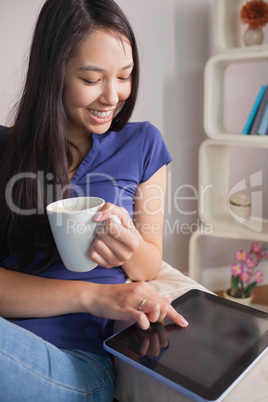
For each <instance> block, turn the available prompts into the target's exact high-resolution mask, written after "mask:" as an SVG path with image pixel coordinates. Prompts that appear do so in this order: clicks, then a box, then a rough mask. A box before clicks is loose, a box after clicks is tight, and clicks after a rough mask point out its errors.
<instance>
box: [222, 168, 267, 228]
mask: <svg viewBox="0 0 268 402" xmlns="http://www.w3.org/2000/svg"><path fill="white" fill-rule="evenodd" d="M249 184H250V186H247V182H246V179H243V180H241V181H239V182H238V183H237V184H235V185H234V186H233V187H232V188H231V190H230V191H229V193H228V200H230V197H232V196H233V195H235V194H237V193H241V192H245V191H246V192H247V194H250V198H251V213H250V215H249V217H248V218H242V217H241V216H239V215H238V214H236V213H234V212H233V211H232V210H231V208H230V203H228V208H229V213H230V214H231V215H232V217H233V218H234V219H235V220H236V221H238V222H239V223H240V224H242V225H244V226H246V227H247V228H249V229H251V230H253V231H254V232H258V233H260V232H261V231H262V226H263V224H262V198H263V195H262V171H261V170H259V171H258V172H256V173H253V174H251V175H250V176H249Z"/></svg>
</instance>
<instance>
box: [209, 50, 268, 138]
mask: <svg viewBox="0 0 268 402" xmlns="http://www.w3.org/2000/svg"><path fill="white" fill-rule="evenodd" d="M263 61H265V62H268V50H266V51H259V52H256V51H255V52H254V51H251V52H247V53H236V54H234V53H231V54H230V53H228V54H227V53H225V54H220V55H217V56H214V57H212V58H211V59H209V61H208V62H207V64H206V67H205V73H204V79H205V84H204V129H205V131H206V133H207V135H208V136H209V137H210V138H213V139H216V140H228V141H236V140H237V137H239V138H241V140H243V141H245V142H247V141H248V140H249V141H252V142H254V141H255V140H256V141H259V143H265V142H266V141H267V138H266V137H265V136H257V135H245V134H238V133H230V132H229V131H227V130H226V128H225V127H224V121H223V119H224V113H223V110H224V84H225V82H224V77H225V73H226V69H227V67H228V66H230V65H232V64H234V63H235V64H239V63H256V62H263ZM249 79H250V77H249ZM253 102H254V99H252V104H253ZM227 135H228V137H227Z"/></svg>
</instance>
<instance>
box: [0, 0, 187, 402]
mask: <svg viewBox="0 0 268 402" xmlns="http://www.w3.org/2000/svg"><path fill="white" fill-rule="evenodd" d="M138 81H139V60H138V51H137V47H136V42H135V38H134V35H133V32H132V30H131V27H130V25H129V23H128V21H127V19H126V17H125V16H124V14H123V13H122V11H121V10H120V9H119V7H118V6H117V5H116V3H115V2H114V1H113V0H48V1H46V2H45V4H44V6H43V8H42V10H41V12H40V15H39V18H38V21H37V25H36V28H35V32H34V37H33V42H32V47H31V53H30V59H29V68H28V73H27V78H26V82H25V88H24V91H23V95H22V98H21V101H20V104H19V107H18V112H17V116H16V119H15V122H14V125H13V127H12V128H9V129H7V128H3V127H2V130H1V140H0V150H1V156H2V158H1V160H2V161H5V163H4V164H1V167H0V170H1V172H0V221H1V229H0V245H1V246H0V267H1V268H0V314H1V316H2V317H4V318H2V319H1V320H0V330H1V334H2V337H1V338H2V339H1V341H0V352H1V365H0V375H1V380H2V381H1V385H0V399H1V397H4V398H6V399H8V400H19V401H24V400H25V401H29V400H41V401H46V400H49V401H50V400H57V401H67V400H68V401H76V400H77V401H78V400H79V401H80V400H84V399H86V400H90V401H110V400H113V386H114V385H113V384H114V374H113V366H112V360H111V357H110V356H109V355H107V353H106V352H105V351H104V350H103V347H102V343H103V340H104V339H105V338H107V337H108V336H109V335H110V334H111V333H112V325H113V321H112V320H131V321H136V322H137V323H138V325H139V326H140V327H141V328H144V329H146V328H148V327H149V323H150V322H155V321H158V320H162V319H163V318H164V317H165V316H166V315H167V316H169V317H170V318H171V319H172V320H173V321H174V322H175V323H176V324H178V325H180V326H186V325H187V322H186V321H185V320H184V318H183V317H182V316H180V315H179V314H177V312H176V311H175V310H174V309H173V308H172V307H171V306H170V303H169V301H168V300H166V299H164V298H162V297H161V296H159V295H158V294H157V293H156V292H154V291H153V290H152V289H151V288H150V287H149V286H148V285H147V284H146V283H145V282H144V281H147V280H149V279H152V278H154V277H155V275H156V274H157V272H158V269H159V267H160V263H161V260H162V226H163V209H164V206H163V204H164V196H165V166H166V164H167V163H169V162H170V160H171V157H170V154H169V152H168V150H167V149H166V146H165V144H164V142H163V139H162V137H161V135H160V133H159V131H158V130H157V129H156V128H155V127H153V126H152V125H151V124H150V123H148V122H147V123H128V120H129V118H130V116H131V113H132V110H133V108H134V105H135V101H136V97H137V90H138ZM77 195H90V196H98V197H102V198H104V199H105V200H106V204H105V205H104V206H103V208H102V209H101V211H100V212H99V213H98V214H96V216H95V220H96V221H99V222H105V221H107V220H108V222H107V223H106V224H103V227H102V230H101V231H99V233H98V236H97V238H96V240H95V242H94V243H93V245H92V246H91V247H90V250H89V256H90V258H91V259H92V260H94V261H95V262H96V263H97V264H99V265H98V266H97V267H96V268H95V269H94V270H92V271H90V272H86V273H75V272H70V271H68V270H67V269H66V268H65V267H64V265H63V263H62V261H61V259H60V258H59V256H58V254H57V250H56V247H55V244H54V241H53V238H52V234H51V232H50V229H49V225H48V220H47V216H46V214H45V212H44V211H45V207H46V205H47V204H49V203H50V202H52V201H53V200H56V199H60V198H64V197H65V198H66V197H70V196H77ZM111 213H113V214H116V215H117V216H118V217H119V218H120V220H121V223H122V225H121V226H118V225H116V224H113V223H112V222H110V221H109V216H110V214H111ZM127 277H130V278H132V279H133V280H134V281H136V282H135V283H131V284H129V283H128V284H126V283H125V281H126V278H127ZM14 324H15V325H14ZM10 373H12V375H10ZM14 384H15V385H14Z"/></svg>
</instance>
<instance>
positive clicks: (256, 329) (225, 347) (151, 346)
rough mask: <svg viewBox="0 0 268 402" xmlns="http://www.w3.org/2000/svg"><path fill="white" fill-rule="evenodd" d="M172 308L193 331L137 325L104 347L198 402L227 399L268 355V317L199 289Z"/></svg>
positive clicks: (167, 321)
mask: <svg viewBox="0 0 268 402" xmlns="http://www.w3.org/2000/svg"><path fill="white" fill-rule="evenodd" d="M172 305H173V307H174V308H175V309H176V310H177V311H178V312H179V313H180V314H182V315H183V316H184V317H185V318H186V320H187V321H188V322H189V326H188V327H187V328H181V327H178V326H177V325H175V324H174V323H172V321H171V320H170V319H168V318H166V319H165V320H164V322H163V323H152V324H151V326H150V328H149V329H148V330H142V329H140V328H139V327H138V326H137V325H136V324H133V325H131V326H129V327H127V328H125V329H124V330H122V331H120V332H119V333H117V334H115V335H113V336H112V337H110V338H109V339H107V340H106V341H105V342H104V348H105V349H106V350H107V351H109V352H110V353H112V354H113V355H115V356H117V357H119V358H121V359H123V360H125V361H126V362H128V363H130V364H132V365H134V366H136V367H137V368H139V369H140V370H142V371H144V372H146V373H147V374H150V375H151V376H153V377H154V378H156V379H158V380H159V381H162V382H163V383H165V384H167V385H169V386H170V387H172V388H173V389H175V390H176V391H178V392H180V393H182V394H184V395H187V396H189V397H190V398H192V399H193V400H196V401H199V400H200V401H202V400H203V401H220V400H222V399H223V398H224V397H225V396H226V394H227V393H228V392H229V391H230V390H231V389H232V388H233V386H234V385H235V384H236V383H237V382H238V381H239V380H240V379H241V378H242V377H243V375H244V374H245V373H246V372H247V371H248V370H249V369H250V368H251V367H252V366H253V365H254V364H255V363H256V361H257V360H258V359H259V358H260V357H261V356H262V355H263V354H264V353H266V352H267V350H268V314H267V313H265V312H262V311H259V310H256V309H253V308H251V307H247V306H243V305H240V304H238V303H234V302H231V301H229V300H226V299H223V298H221V297H218V296H216V295H213V294H210V293H206V292H203V291H201V290H196V289H194V290H190V291H189V292H187V293H185V294H184V295H183V296H181V297H179V298H178V299H176V300H174V301H173V302H172Z"/></svg>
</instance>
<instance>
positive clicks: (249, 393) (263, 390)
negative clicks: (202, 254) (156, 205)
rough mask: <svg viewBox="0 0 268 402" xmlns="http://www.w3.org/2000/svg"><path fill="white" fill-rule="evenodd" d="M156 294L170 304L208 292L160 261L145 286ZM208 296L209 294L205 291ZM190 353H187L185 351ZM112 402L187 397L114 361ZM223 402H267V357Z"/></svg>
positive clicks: (157, 401)
mask: <svg viewBox="0 0 268 402" xmlns="http://www.w3.org/2000/svg"><path fill="white" fill-rule="evenodd" d="M148 283H149V284H150V285H151V286H152V287H153V288H154V289H155V290H156V291H157V292H158V293H160V294H161V295H163V296H164V297H170V298H172V300H174V299H176V298H177V297H179V296H181V295H182V294H184V293H185V292H187V291H188V290H190V289H201V290H204V291H208V290H207V289H205V288H204V287H203V286H202V285H200V284H198V283H196V282H195V281H193V280H192V279H190V278H189V277H187V276H186V275H183V274H182V273H181V272H180V271H178V270H177V269H175V268H173V267H171V266H170V265H169V264H167V263H165V262H164V261H163V263H162V266H161V269H160V272H159V274H158V275H157V277H156V278H155V279H154V280H152V281H149V282H148ZM208 292H209V291H208ZM189 353H190V351H189ZM115 367H116V383H115V398H116V399H117V400H118V401H120V402H162V401H163V402H184V401H189V402H190V401H191V399H189V398H188V397H186V396H184V395H182V394H180V393H178V392H176V391H174V390H173V389H172V388H170V387H168V386H166V385H164V384H162V383H160V382H159V381H157V380H155V379H154V378H153V377H151V376H149V375H148V374H145V373H143V372H142V371H140V370H138V369H137V368H135V367H133V366H131V365H130V364H128V363H126V362H124V361H123V360H121V359H119V358H115ZM224 401H226V402H241V401H243V402H257V401H258V402H267V401H268V353H266V355H264V356H263V357H262V358H261V359H260V360H259V361H258V362H257V363H256V365H255V366H254V367H253V368H252V369H251V370H250V371H249V372H248V373H247V374H246V375H245V377H244V378H243V379H242V380H241V381H240V382H239V383H238V384H237V385H236V386H235V388H234V389H233V390H231V392H230V393H229V394H228V395H227V396H226V397H225V398H224Z"/></svg>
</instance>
